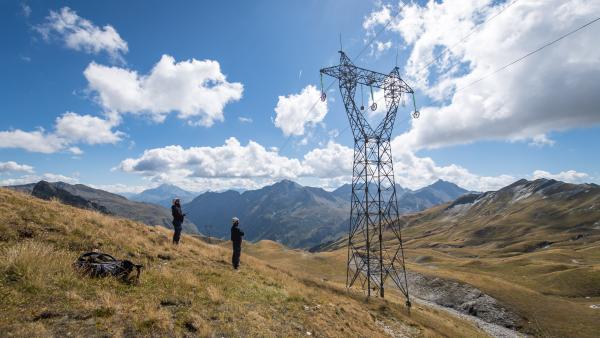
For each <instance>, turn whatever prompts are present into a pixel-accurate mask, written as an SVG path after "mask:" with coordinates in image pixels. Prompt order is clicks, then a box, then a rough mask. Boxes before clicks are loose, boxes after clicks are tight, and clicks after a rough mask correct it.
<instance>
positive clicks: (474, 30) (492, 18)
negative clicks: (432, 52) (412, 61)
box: [417, 0, 519, 73]
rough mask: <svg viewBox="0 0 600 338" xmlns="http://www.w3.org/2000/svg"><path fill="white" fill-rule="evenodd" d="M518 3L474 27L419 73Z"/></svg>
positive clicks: (508, 6)
mask: <svg viewBox="0 0 600 338" xmlns="http://www.w3.org/2000/svg"><path fill="white" fill-rule="evenodd" d="M518 1H519V0H513V1H512V2H511V3H510V4H508V5H507V6H505V7H504V8H502V9H501V10H499V11H498V13H496V14H494V15H493V16H491V17H489V18H488V19H486V20H484V21H483V22H481V23H480V24H478V25H476V26H475V27H473V28H472V29H471V31H469V33H468V34H467V35H465V36H463V37H462V38H461V39H460V40H458V42H456V43H455V44H453V45H452V46H450V47H446V48H444V50H443V51H442V52H441V53H439V54H438V55H437V56H436V57H434V58H432V59H431V60H430V61H429V62H428V63H427V64H426V65H425V66H423V67H421V68H419V70H417V73H418V72H420V71H422V70H423V69H425V68H427V67H429V66H431V65H432V64H433V63H434V62H436V61H437V60H439V59H440V58H441V57H442V56H443V55H444V54H446V53H447V52H449V51H451V50H452V49H453V48H454V47H456V46H458V45H459V44H461V43H463V42H465V41H467V39H469V38H470V37H471V35H473V34H474V33H475V32H476V31H477V30H478V29H479V28H481V27H483V25H485V24H486V23H488V22H490V21H492V20H494V19H495V18H497V17H498V16H499V15H500V14H502V13H504V11H506V10H507V9H508V8H510V7H511V6H512V5H514V4H515V3H517V2H518Z"/></svg>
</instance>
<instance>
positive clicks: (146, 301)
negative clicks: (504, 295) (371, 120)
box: [0, 189, 482, 337]
mask: <svg viewBox="0 0 600 338" xmlns="http://www.w3.org/2000/svg"><path fill="white" fill-rule="evenodd" d="M170 235H171V234H170V232H169V231H168V230H167V229H164V228H161V227H148V226H145V225H143V224H140V223H136V222H133V221H130V220H125V219H119V218H113V217H109V216H106V215H102V214H99V213H96V212H92V211H87V210H81V209H76V208H72V207H68V206H65V205H62V204H60V203H58V202H56V201H42V200H39V199H36V198H33V197H31V196H27V195H25V194H22V193H19V192H14V191H9V190H6V189H0V257H1V259H0V300H1V301H0V313H2V316H0V332H2V333H3V335H12V336H20V337H31V336H41V337H44V336H124V337H131V336H203V337H204V336H218V337H221V336H264V337H268V336H306V335H309V334H310V335H311V336H331V337H333V336H344V337H346V336H362V337H365V336H369V337H382V336H398V337H405V336H425V337H430V336H445V335H448V336H463V337H464V336H481V335H482V334H481V333H480V331H478V330H476V329H475V328H474V327H472V326H471V325H470V324H467V323H465V322H461V321H458V320H455V319H453V318H451V317H449V316H448V315H446V314H444V313H443V312H438V311H436V310H432V309H428V308H425V307H421V306H417V307H414V308H413V311H412V312H411V315H410V316H408V315H407V314H406V310H405V308H404V307H403V306H402V305H399V304H401V303H402V302H395V301H394V300H393V297H391V299H390V300H386V301H382V300H377V299H374V300H372V301H370V302H369V303H365V302H364V300H363V298H362V296H361V295H356V294H347V293H345V292H344V289H343V287H342V286H341V285H340V284H337V283H335V282H327V281H323V280H322V279H319V278H313V277H311V276H310V274H303V273H300V272H298V273H295V272H288V271H286V270H282V269H280V268H277V267H274V266H273V265H270V264H267V263H265V262H263V261H261V260H258V259H255V258H251V257H247V256H243V259H242V261H243V267H242V269H241V271H239V272H234V271H232V270H231V268H230V265H229V260H230V256H229V254H230V252H229V249H228V248H226V247H222V246H218V245H209V244H206V243H204V242H202V241H200V240H199V239H196V238H193V237H191V236H188V235H184V236H183V239H182V242H183V244H182V245H181V246H179V247H174V246H172V245H171V244H170ZM93 249H100V250H102V251H104V252H108V253H111V254H113V255H115V256H117V257H121V258H128V259H131V260H133V261H134V262H136V263H141V264H144V265H145V266H146V268H145V270H144V271H143V273H142V278H141V282H140V283H139V285H127V284H123V283H121V282H119V281H117V280H114V279H90V278H87V277H82V276H79V275H78V274H77V273H76V272H74V270H73V269H72V266H71V264H72V262H73V261H74V260H75V259H76V257H77V256H78V254H80V253H82V252H84V251H88V250H93Z"/></svg>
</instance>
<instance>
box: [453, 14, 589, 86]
mask: <svg viewBox="0 0 600 338" xmlns="http://www.w3.org/2000/svg"><path fill="white" fill-rule="evenodd" d="M598 20H600V17H597V18H595V19H593V20H592V21H589V22H587V23H586V24H584V25H582V26H579V27H578V28H576V29H574V30H572V31H570V32H568V33H566V34H563V35H561V36H560V37H558V38H556V39H554V40H552V41H550V42H547V43H546V44H544V45H542V46H541V47H538V48H537V49H535V50H533V51H531V52H529V53H527V54H525V55H523V56H521V57H519V58H517V59H515V60H513V61H511V62H509V63H507V64H505V65H504V66H502V67H500V68H498V69H496V70H494V71H492V72H490V73H487V74H486V75H484V76H482V77H480V78H479V79H477V80H475V81H473V82H471V83H469V84H468V85H466V86H464V87H461V88H459V89H457V90H456V91H455V93H456V92H459V91H462V90H464V89H465V88H468V87H470V86H472V85H474V84H476V83H479V82H481V81H482V80H484V79H486V78H487V77H490V76H492V75H494V74H497V73H498V72H501V71H503V70H504V69H506V68H508V67H510V66H512V65H514V64H515V63H518V62H520V61H523V60H524V59H526V58H528V57H530V56H532V55H533V54H535V53H537V52H539V51H541V50H543V49H544V48H546V47H549V46H551V45H553V44H555V43H557V42H559V41H560V40H562V39H564V38H566V37H568V36H570V35H573V34H575V33H577V32H579V31H580V30H582V29H584V28H586V27H588V26H591V25H592V24H594V23H596V22H597V21H598Z"/></svg>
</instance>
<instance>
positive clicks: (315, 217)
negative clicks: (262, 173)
mask: <svg viewBox="0 0 600 338" xmlns="http://www.w3.org/2000/svg"><path fill="white" fill-rule="evenodd" d="M396 191H397V194H398V205H399V209H400V211H401V212H402V213H406V212H415V211H420V210H424V209H426V208H428V207H431V206H433V205H436V204H440V203H444V202H448V201H451V200H454V199H455V198H457V197H459V196H461V195H463V194H465V193H468V191H467V190H465V189H462V188H460V187H458V186H457V185H455V184H453V183H450V182H445V181H441V180H440V181H437V182H435V183H434V184H432V185H430V186H427V187H425V188H422V189H419V190H416V191H411V190H409V189H404V188H402V187H400V186H397V188H396ZM351 193H352V186H351V185H349V184H346V185H343V186H341V187H339V188H338V189H336V190H334V191H331V192H328V191H326V190H324V189H321V188H314V187H305V186H302V185H300V184H297V183H295V182H292V181H289V180H283V181H281V182H278V183H275V184H273V185H270V186H265V187H263V188H261V189H258V190H249V191H245V192H242V193H240V192H237V191H233V190H229V191H225V192H206V193H203V194H201V195H199V196H198V197H196V198H195V199H193V200H192V201H191V202H189V203H187V204H185V205H183V209H184V212H186V213H187V215H188V217H189V219H190V220H191V221H192V222H194V223H195V224H196V225H198V227H199V230H200V232H202V233H205V234H207V235H210V236H214V237H227V236H228V235H229V230H230V223H231V221H230V220H231V218H232V217H234V216H235V217H238V218H240V220H241V226H242V228H243V230H244V231H245V233H246V239H248V240H251V241H255V240H261V239H270V240H275V241H278V242H280V243H282V244H285V245H286V246H290V247H295V248H310V247H313V246H315V245H318V244H320V243H323V242H328V241H332V240H335V239H337V238H339V237H340V236H343V235H344V234H345V233H346V232H347V231H348V220H349V216H350V196H351Z"/></svg>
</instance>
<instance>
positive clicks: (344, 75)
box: [320, 51, 419, 307]
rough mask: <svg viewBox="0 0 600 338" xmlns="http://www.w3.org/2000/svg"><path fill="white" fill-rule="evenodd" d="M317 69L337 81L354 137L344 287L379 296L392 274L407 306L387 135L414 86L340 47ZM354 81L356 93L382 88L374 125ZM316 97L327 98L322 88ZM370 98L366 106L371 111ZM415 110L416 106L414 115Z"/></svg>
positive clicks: (401, 248) (396, 72)
mask: <svg viewBox="0 0 600 338" xmlns="http://www.w3.org/2000/svg"><path fill="white" fill-rule="evenodd" d="M320 73H321V77H322V76H323V74H325V75H329V76H331V77H333V78H336V79H338V80H339V86H340V92H341V95H342V98H343V101H344V105H345V107H346V113H347V115H348V120H349V122H350V127H351V128H352V134H353V136H354V165H353V173H352V201H351V212H350V228H349V234H348V263H347V270H346V271H347V274H346V287H348V288H350V287H352V286H354V285H360V286H361V287H362V289H363V290H365V289H366V291H367V295H368V297H370V296H371V290H374V291H376V290H378V291H379V295H380V296H381V297H383V296H384V284H385V282H386V280H387V279H388V278H391V279H392V281H393V282H394V284H395V285H396V286H397V287H398V288H399V289H400V291H401V292H402V293H403V294H404V296H405V297H406V304H407V305H408V306H409V307H410V298H409V294H408V283H407V279H406V268H405V265H404V249H403V247H402V235H401V233H400V228H401V227H400V219H399V213H398V203H397V199H396V185H395V182H394V168H393V162H392V148H391V144H390V139H391V135H392V129H393V127H394V121H395V119H396V113H397V111H398V106H399V105H400V102H401V100H403V99H404V98H403V95H407V94H411V95H412V98H413V105H415V100H414V91H413V90H412V88H410V86H409V85H408V84H406V82H404V80H402V79H401V78H400V74H399V72H398V67H395V68H394V69H393V70H392V71H391V72H390V73H389V74H382V73H378V72H374V71H370V70H367V69H363V68H359V67H356V66H355V65H353V64H352V62H351V61H350V59H349V58H348V57H347V56H346V54H345V53H344V52H342V51H340V64H339V65H337V66H333V67H329V68H323V69H321V71H320ZM359 86H361V88H360V90H361V92H362V86H367V87H370V88H371V96H373V94H372V92H373V88H376V89H380V90H381V89H382V90H383V92H384V97H385V107H386V114H385V117H384V118H383V119H382V120H381V122H380V123H379V124H378V125H377V127H376V128H373V127H372V126H371V125H370V124H369V122H368V121H367V119H366V117H365V112H364V106H362V105H361V106H360V108H359V107H358V106H357V104H356V102H355V95H356V94H357V88H358V87H359ZM321 99H322V100H323V101H324V100H325V99H326V94H325V93H324V92H322V95H321ZM372 101H373V102H374V104H372V105H371V107H369V108H370V109H372V110H376V109H377V103H376V102H375V100H374V98H373V99H372ZM418 115H419V112H418V111H417V110H416V105H415V111H414V113H413V117H415V118H417V117H418Z"/></svg>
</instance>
